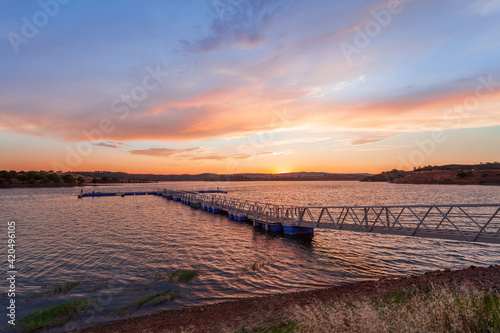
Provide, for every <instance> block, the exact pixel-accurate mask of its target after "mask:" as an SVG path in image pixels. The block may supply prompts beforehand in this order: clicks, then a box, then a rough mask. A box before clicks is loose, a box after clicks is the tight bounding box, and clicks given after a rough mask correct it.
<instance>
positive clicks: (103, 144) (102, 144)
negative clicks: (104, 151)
mask: <svg viewBox="0 0 500 333" xmlns="http://www.w3.org/2000/svg"><path fill="white" fill-rule="evenodd" d="M92 144H93V145H94V146H99V147H106V148H121V147H123V146H127V144H126V143H123V142H112V141H107V142H94V143H92Z"/></svg>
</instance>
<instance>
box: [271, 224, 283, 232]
mask: <svg viewBox="0 0 500 333" xmlns="http://www.w3.org/2000/svg"><path fill="white" fill-rule="evenodd" d="M268 230H269V231H270V232H282V231H283V226H282V225H281V224H269V229H268Z"/></svg>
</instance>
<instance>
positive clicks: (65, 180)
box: [63, 173, 76, 184]
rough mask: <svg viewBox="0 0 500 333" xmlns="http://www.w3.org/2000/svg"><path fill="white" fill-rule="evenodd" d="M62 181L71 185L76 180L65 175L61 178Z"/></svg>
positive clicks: (71, 176)
mask: <svg viewBox="0 0 500 333" xmlns="http://www.w3.org/2000/svg"><path fill="white" fill-rule="evenodd" d="M63 181H64V182H65V183H68V184H72V183H74V182H76V179H75V177H74V176H73V175H70V174H69V173H67V174H65V175H64V176H63Z"/></svg>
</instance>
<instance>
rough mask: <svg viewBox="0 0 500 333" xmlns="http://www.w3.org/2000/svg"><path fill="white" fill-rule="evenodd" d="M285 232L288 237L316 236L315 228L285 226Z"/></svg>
mask: <svg viewBox="0 0 500 333" xmlns="http://www.w3.org/2000/svg"><path fill="white" fill-rule="evenodd" d="M283 232H284V233H285V234H287V235H304V234H314V228H309V227H293V226H285V225H284V226H283Z"/></svg>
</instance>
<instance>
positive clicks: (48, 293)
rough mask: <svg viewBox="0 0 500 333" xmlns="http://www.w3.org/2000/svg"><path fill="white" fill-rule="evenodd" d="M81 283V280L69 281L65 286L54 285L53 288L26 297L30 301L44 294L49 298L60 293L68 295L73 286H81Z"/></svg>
mask: <svg viewBox="0 0 500 333" xmlns="http://www.w3.org/2000/svg"><path fill="white" fill-rule="evenodd" d="M80 283H81V281H74V282H68V283H66V284H65V285H64V286H56V287H54V288H52V289H48V290H45V291H43V292H41V293H38V294H34V295H31V296H28V297H27V298H26V301H30V300H33V299H36V298H40V297H43V296H46V297H47V298H49V297H53V296H56V295H59V294H63V295H66V294H67V293H69V292H70V291H71V290H72V289H73V288H75V287H77V286H79V285H80Z"/></svg>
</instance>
